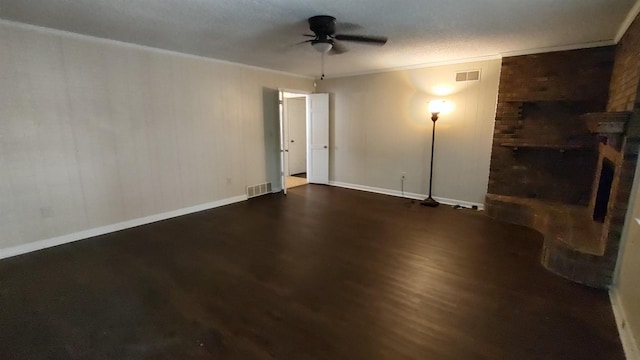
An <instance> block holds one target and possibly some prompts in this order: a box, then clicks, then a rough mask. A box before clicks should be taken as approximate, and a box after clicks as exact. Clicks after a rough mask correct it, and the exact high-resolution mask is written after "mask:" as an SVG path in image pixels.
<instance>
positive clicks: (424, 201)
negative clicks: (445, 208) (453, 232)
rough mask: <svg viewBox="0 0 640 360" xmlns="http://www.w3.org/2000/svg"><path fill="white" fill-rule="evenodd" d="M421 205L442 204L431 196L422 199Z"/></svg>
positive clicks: (432, 205) (433, 205)
mask: <svg viewBox="0 0 640 360" xmlns="http://www.w3.org/2000/svg"><path fill="white" fill-rule="evenodd" d="M420 205H424V206H429V207H436V206H438V205H440V203H439V202H437V201H435V200H434V199H433V198H432V197H431V196H429V197H428V198H426V199H424V200H422V201H421V202H420Z"/></svg>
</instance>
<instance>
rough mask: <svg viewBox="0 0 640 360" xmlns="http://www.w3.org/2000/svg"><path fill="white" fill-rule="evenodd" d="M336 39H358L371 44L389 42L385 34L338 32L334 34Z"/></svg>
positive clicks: (357, 40)
mask: <svg viewBox="0 0 640 360" xmlns="http://www.w3.org/2000/svg"><path fill="white" fill-rule="evenodd" d="M334 38H335V39H336V40H342V41H356V42H361V43H366V44H370V45H384V44H386V43H387V38H386V37H384V36H367V35H344V34H336V35H335V36H334Z"/></svg>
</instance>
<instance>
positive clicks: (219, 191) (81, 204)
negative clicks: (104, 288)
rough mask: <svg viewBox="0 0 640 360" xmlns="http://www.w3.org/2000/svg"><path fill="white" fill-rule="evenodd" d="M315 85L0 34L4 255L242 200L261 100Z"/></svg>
mask: <svg viewBox="0 0 640 360" xmlns="http://www.w3.org/2000/svg"><path fill="white" fill-rule="evenodd" d="M312 84H313V81H312V80H310V79H307V78H301V77H296V76H289V75H284V74H280V73H275V72H269V71H263V70H259V69H255V68H249V67H245V66H239V65H234V64H229V63H224V62H218V61H213V60H208V59H203V58H197V57H192V56H186V55H181V54H176V53H170V52H165V51H159V50H154V49H150V48H144V47H139V46H134V45H127V44H122V43H116V42H111V41H106V40H99V39H93V38H89V37H83V36H78V35H73V34H68V33H62V32H57V31H49V30H44V29H39V28H35V27H31V26H26V25H17V24H13V23H7V22H3V23H0V174H1V176H0V229H2V230H1V231H2V232H1V237H0V249H3V248H9V247H13V246H17V245H23V244H28V243H31V242H34V241H39V240H43V239H48V238H53V237H58V236H62V235H65V234H70V233H75V232H79V231H83V230H87V229H93V228H97V227H102V226H107V225H110V224H115V223H120V222H124V221H129V220H132V219H137V218H142V217H147V216H151V215H154V214H161V213H166V212H170V211H175V210H179V209H184V208H189V207H193V206H196V205H200V204H206V203H211V202H216V201H220V200H224V199H233V198H236V197H242V196H243V195H244V194H245V188H246V186H247V185H253V184H258V183H262V182H265V181H266V180H267V169H266V165H265V143H266V141H267V140H268V139H267V138H268V136H277V134H271V135H270V134H269V133H268V132H267V133H265V131H264V126H263V117H264V106H263V105H264V104H263V92H264V90H265V89H269V88H270V89H277V88H279V87H282V88H288V89H300V90H307V91H308V90H311V89H312V88H313V87H312Z"/></svg>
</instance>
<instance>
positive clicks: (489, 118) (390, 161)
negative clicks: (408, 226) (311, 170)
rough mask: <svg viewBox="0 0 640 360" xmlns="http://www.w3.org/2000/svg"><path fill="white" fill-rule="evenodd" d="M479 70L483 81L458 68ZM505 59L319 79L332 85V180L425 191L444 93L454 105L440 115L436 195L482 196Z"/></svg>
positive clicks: (476, 199)
mask: <svg viewBox="0 0 640 360" xmlns="http://www.w3.org/2000/svg"><path fill="white" fill-rule="evenodd" d="M467 70H481V75H480V80H479V81H466V82H456V81H455V79H456V72H463V71H467ZM499 72H500V60H489V61H482V62H472V63H465V64H456V65H446V66H436V67H425V68H419V69H412V70H403V71H392V72H385V73H378V74H371V75H362V76H352V77H344V78H336V79H327V80H323V81H318V91H321V92H328V93H330V122H331V123H330V128H331V135H330V137H331V144H330V180H331V181H333V182H337V183H341V184H346V185H347V186H350V185H355V187H365V188H374V189H375V190H377V191H382V192H389V193H394V194H400V193H401V191H402V190H403V189H402V187H403V184H402V181H401V179H402V174H403V173H404V174H405V178H406V180H405V182H404V192H405V194H406V193H411V196H417V197H420V196H424V195H425V194H427V192H428V180H429V154H430V149H431V148H430V146H431V126H432V124H431V120H430V118H431V114H430V113H429V111H428V103H429V101H430V100H433V99H444V100H447V101H449V102H451V103H452V105H453V109H452V110H451V111H450V112H448V113H443V114H441V116H440V119H439V120H438V122H437V129H436V134H437V135H436V142H435V160H434V175H433V195H434V196H435V197H437V198H440V199H447V200H451V201H449V202H451V203H461V204H467V205H468V204H481V203H483V201H484V195H485V193H486V190H487V179H488V174H489V160H490V156H491V137H492V133H493V123H494V116H495V110H496V98H497V92H498V79H499Z"/></svg>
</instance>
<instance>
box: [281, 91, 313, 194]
mask: <svg viewBox="0 0 640 360" xmlns="http://www.w3.org/2000/svg"><path fill="white" fill-rule="evenodd" d="M307 100H308V97H307V95H306V94H303V93H295V92H288V91H283V92H282V140H283V144H282V145H283V149H284V151H283V152H282V154H283V159H282V162H283V164H282V165H283V166H282V169H283V175H284V176H283V178H284V179H283V180H284V184H283V188H284V189H290V188H292V187H296V186H302V185H306V184H307V183H308V180H307V119H308V116H307V115H308V114H307V109H308V106H307Z"/></svg>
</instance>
